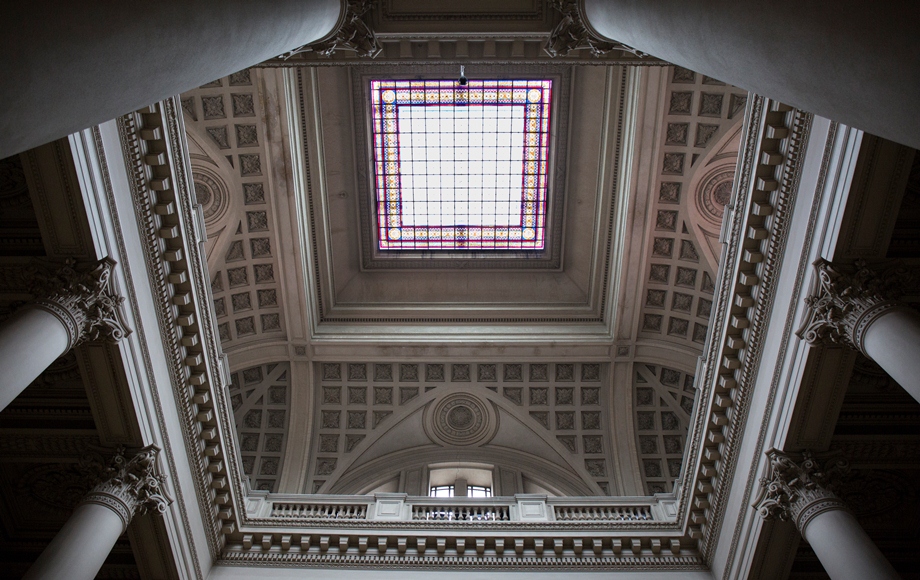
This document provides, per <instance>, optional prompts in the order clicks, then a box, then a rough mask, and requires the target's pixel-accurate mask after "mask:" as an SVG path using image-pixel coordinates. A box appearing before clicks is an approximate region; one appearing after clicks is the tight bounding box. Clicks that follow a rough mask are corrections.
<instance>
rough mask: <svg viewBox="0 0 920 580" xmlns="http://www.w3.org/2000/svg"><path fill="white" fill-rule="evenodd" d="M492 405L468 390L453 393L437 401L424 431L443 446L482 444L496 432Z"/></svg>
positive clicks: (428, 415) (429, 413)
mask: <svg viewBox="0 0 920 580" xmlns="http://www.w3.org/2000/svg"><path fill="white" fill-rule="evenodd" d="M496 427H497V423H496V420H495V413H494V411H493V410H492V408H491V406H490V405H488V404H487V403H486V402H484V401H482V400H481V399H479V398H478V397H476V396H474V395H471V394H469V393H453V394H450V395H447V396H446V397H444V398H443V399H441V400H440V401H437V402H436V403H435V404H434V406H433V407H431V408H430V411H429V412H428V413H427V416H426V420H425V431H426V432H427V434H428V436H429V437H430V438H431V439H432V440H434V441H436V442H438V443H441V444H442V445H447V446H456V445H460V446H466V445H479V444H482V443H484V442H486V441H488V440H489V439H491V438H492V436H493V435H494V434H495V429H496Z"/></svg>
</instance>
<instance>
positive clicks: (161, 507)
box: [80, 445, 173, 527]
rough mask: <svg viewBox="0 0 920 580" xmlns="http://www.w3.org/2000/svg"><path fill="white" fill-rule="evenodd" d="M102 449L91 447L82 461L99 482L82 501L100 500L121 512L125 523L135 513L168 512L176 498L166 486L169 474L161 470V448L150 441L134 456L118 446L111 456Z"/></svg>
mask: <svg viewBox="0 0 920 580" xmlns="http://www.w3.org/2000/svg"><path fill="white" fill-rule="evenodd" d="M102 451H103V450H99V449H98V448H97V450H94V451H91V452H90V453H87V454H86V455H85V456H84V457H83V459H82V460H81V461H80V465H81V468H82V470H84V471H85V472H86V473H88V474H90V475H91V476H92V477H94V478H95V479H96V481H97V482H98V483H96V485H95V486H94V487H93V488H92V489H91V490H90V491H89V493H87V494H86V496H85V497H84V498H83V503H98V504H102V505H105V506H106V507H109V508H111V509H112V510H113V511H115V512H116V513H118V514H119V516H120V517H121V518H122V521H123V522H124V524H125V527H127V526H128V524H129V523H130V522H131V519H132V518H133V517H134V516H135V515H136V514H143V513H146V512H148V511H150V512H153V513H158V514H163V513H165V512H166V508H167V507H169V505H170V504H171V503H172V502H173V500H172V498H171V497H170V496H169V495H168V494H167V492H166V489H165V483H166V475H164V474H162V473H159V470H158V468H157V456H158V455H159V453H160V448H159V447H157V446H156V445H148V446H146V447H144V448H142V449H140V450H139V451H138V452H137V453H135V454H134V455H132V456H130V457H129V456H127V455H126V450H125V448H124V447H118V448H117V449H116V450H115V454H114V455H113V456H112V457H111V459H109V460H107V461H106V460H105V458H104V456H103V455H102Z"/></svg>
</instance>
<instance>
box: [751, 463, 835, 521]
mask: <svg viewBox="0 0 920 580" xmlns="http://www.w3.org/2000/svg"><path fill="white" fill-rule="evenodd" d="M767 457H768V458H769V460H770V467H769V470H768V472H767V477H764V478H762V479H761V480H760V485H761V491H760V496H759V497H758V498H757V501H756V502H755V504H754V507H755V508H756V509H757V511H758V513H760V515H761V516H762V517H763V518H764V519H780V520H791V521H793V522H795V525H796V526H797V527H798V528H799V531H804V530H805V526H807V525H808V522H809V521H811V519H812V518H814V517H815V516H817V515H818V514H821V513H823V512H825V511H828V510H832V509H846V506H845V505H844V504H843V502H842V501H841V500H840V498H838V497H837V495H835V493H834V490H835V489H836V488H837V486H838V485H839V483H840V480H841V478H842V477H843V476H844V475H846V473H848V472H849V469H850V467H849V464H848V463H847V462H846V461H845V460H843V459H840V458H839V457H824V458H823V459H819V458H817V457H815V455H814V454H813V453H811V452H809V451H806V452H804V453H801V454H786V453H783V452H782V451H779V450H777V449H771V450H769V451H767Z"/></svg>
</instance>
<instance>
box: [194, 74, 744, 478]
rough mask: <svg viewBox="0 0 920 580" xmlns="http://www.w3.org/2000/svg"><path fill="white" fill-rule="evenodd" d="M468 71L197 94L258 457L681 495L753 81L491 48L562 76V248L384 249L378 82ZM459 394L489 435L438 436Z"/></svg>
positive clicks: (230, 338) (223, 332)
mask: <svg viewBox="0 0 920 580" xmlns="http://www.w3.org/2000/svg"><path fill="white" fill-rule="evenodd" d="M455 72H456V71H454V68H453V67H452V66H448V65H428V66H415V67H407V66H405V65H370V64H364V65H361V66H339V67H329V66H326V67H318V68H309V67H303V66H294V67H289V68H255V69H250V70H246V71H241V72H240V73H237V74H235V75H232V76H231V77H228V78H224V79H218V80H216V81H214V82H213V83H209V84H207V85H204V86H202V87H201V88H199V89H196V90H195V91H191V92H189V93H186V94H185V95H183V96H182V104H183V110H184V114H185V124H186V129H187V133H188V141H189V149H190V155H191V159H192V166H193V171H194V176H195V183H196V193H197V196H198V202H199V203H200V204H202V206H203V212H202V213H203V216H204V220H205V225H206V228H207V232H208V240H207V242H206V248H207V254H208V265H209V268H210V271H211V274H210V275H211V280H212V283H211V289H212V293H213V305H214V314H215V317H216V321H217V328H218V330H219V333H220V337H221V341H222V347H223V349H224V351H225V353H227V355H228V357H229V362H230V367H231V371H232V374H231V378H232V382H231V386H230V397H231V402H232V404H233V408H234V412H235V416H236V421H237V428H238V430H239V445H240V453H241V457H242V466H243V469H244V471H245V472H246V473H247V474H249V475H250V479H251V483H252V485H253V487H255V488H259V489H267V490H270V491H276V492H277V491H285V492H296V493H317V492H320V493H330V492H331V493H366V492H367V491H369V490H372V489H375V486H380V485H385V484H386V482H387V481H390V480H394V478H395V480H398V481H400V482H402V483H400V484H399V485H400V486H401V487H400V490H402V491H408V492H410V493H412V494H424V493H425V491H424V483H423V480H425V478H426V477H427V476H426V475H425V473H426V472H425V466H426V465H427V464H429V463H433V462H436V460H438V459H439V458H441V459H443V458H444V457H445V454H446V455H447V456H450V457H451V458H453V460H455V461H478V462H486V463H489V464H492V465H496V466H501V467H500V469H499V470H498V471H496V482H499V481H500V480H501V479H502V477H505V479H506V483H505V485H504V487H505V488H507V489H504V490H499V489H498V487H500V483H496V486H497V488H496V492H497V493H503V494H505V495H511V494H513V493H520V492H522V491H524V490H525V489H527V488H528V486H530V488H534V487H535V486H536V487H537V488H540V489H548V490H553V493H556V494H560V495H595V494H600V495H622V494H626V495H637V494H645V493H656V492H667V491H670V490H671V489H672V483H673V481H674V479H675V478H676V477H678V475H679V474H680V471H681V468H682V455H683V450H684V446H685V442H686V433H687V429H688V425H689V419H690V415H691V414H692V413H693V405H694V399H695V388H694V373H695V365H696V363H695V359H696V357H697V356H699V354H700V353H701V351H702V347H703V344H704V342H705V339H706V336H707V332H708V322H709V317H710V314H711V310H712V294H713V289H714V280H715V278H716V272H717V271H718V265H719V264H718V261H719V254H720V251H721V249H720V244H719V230H720V228H721V218H722V214H723V212H724V207H725V205H726V204H727V203H728V202H729V201H730V196H731V183H732V178H733V175H734V169H735V167H734V166H735V163H736V159H737V155H738V147H739V141H740V128H741V119H742V112H743V107H744V103H745V100H746V94H745V93H743V92H742V91H738V90H737V89H734V88H733V87H730V86H727V85H724V84H722V83H720V82H718V81H716V80H715V79H711V78H708V77H703V76H701V75H697V74H695V73H693V72H691V71H687V70H685V69H680V68H666V69H661V68H654V67H652V68H649V67H627V66H574V65H572V64H568V63H543V64H539V65H523V66H520V67H514V68H512V67H508V66H506V65H501V64H495V65H482V66H481V67H480V68H479V69H472V70H470V71H469V72H468V74H472V75H476V74H477V73H479V74H481V75H482V76H483V77H487V78H495V77H499V76H502V75H510V76H512V77H514V76H517V77H526V76H545V77H552V78H553V79H554V82H555V83H556V89H557V90H556V93H557V98H556V100H555V101H554V115H555V117H556V121H555V124H554V125H553V130H552V146H553V148H554V154H553V158H552V163H551V179H550V183H551V187H550V193H549V195H550V208H551V212H552V214H551V216H550V223H551V229H550V234H549V236H548V249H547V251H546V252H544V253H543V254H542V255H541V256H537V257H536V258H534V257H533V256H532V255H531V256H530V257H529V258H526V257H521V256H520V255H515V254H514V253H504V254H500V255H498V256H496V255H495V254H489V253H475V252H465V253H464V252H446V253H437V252H428V253H425V252H406V253H402V254H397V257H396V258H393V257H386V256H381V255H380V253H379V252H376V251H375V250H374V248H375V246H376V244H375V241H374V238H373V232H374V223H375V222H374V220H375V216H374V215H373V214H372V213H371V211H370V208H371V207H373V205H372V199H373V195H374V192H373V189H372V181H371V177H370V175H369V167H370V161H369V159H370V152H369V151H368V149H367V148H368V107H367V101H366V87H365V86H364V85H365V84H367V83H368V82H369V79H370V78H407V77H409V78H412V77H413V75H414V76H421V77H422V78H443V77H445V76H449V75H451V74H453V73H455ZM438 345H440V346H438ZM522 345H529V346H528V347H527V348H526V349H524V350H522ZM394 347H396V350H394ZM567 369H570V370H567ZM588 369H594V370H588ZM566 377H569V378H566ZM570 381H572V382H570ZM584 381H587V382H584ZM452 397H453V398H456V397H460V398H461V399H462V400H463V401H465V403H463V404H464V405H465V408H467V409H469V410H471V412H472V413H473V415H475V417H476V421H479V423H477V424H478V425H480V427H481V428H482V429H483V430H484V431H483V433H484V434H483V435H482V437H481V438H480V439H479V440H477V442H476V444H475V445H471V446H470V445H466V444H460V443H456V442H455V443H451V439H450V438H449V437H448V438H447V439H445V438H444V437H440V438H439V437H438V436H437V435H436V434H435V433H437V432H438V429H439V428H440V427H438V425H439V424H440V423H439V422H438V420H437V409H438V408H440V406H443V405H444V404H446V403H445V401H448V400H450V399H451V398H452ZM455 404H459V403H455ZM477 410H480V411H477ZM480 427H477V428H480ZM293 441H298V442H307V443H306V444H303V443H300V444H296V443H292V442H293ZM525 441H526V442H527V444H526V445H524V443H523V442H525ZM396 466H399V467H396ZM502 470H504V472H502ZM502 473H505V475H504V476H503V475H502ZM526 482H531V483H529V484H528V483H526Z"/></svg>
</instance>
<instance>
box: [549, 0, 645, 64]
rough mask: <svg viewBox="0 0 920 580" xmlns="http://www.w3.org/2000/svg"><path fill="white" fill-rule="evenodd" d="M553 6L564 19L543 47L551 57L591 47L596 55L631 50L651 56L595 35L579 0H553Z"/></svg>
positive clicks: (641, 55) (640, 55)
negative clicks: (590, 29) (580, 6)
mask: <svg viewBox="0 0 920 580" xmlns="http://www.w3.org/2000/svg"><path fill="white" fill-rule="evenodd" d="M553 8H555V9H556V10H558V11H559V12H561V13H562V20H560V21H559V24H557V25H556V27H555V28H553V31H552V32H551V33H550V35H549V39H548V40H547V41H546V44H545V45H544V47H543V50H545V51H546V54H548V55H550V56H551V57H553V58H555V57H557V56H566V55H567V54H569V53H570V52H572V51H573V50H579V49H582V48H587V49H590V50H591V54H592V55H594V56H596V57H597V56H603V55H605V54H607V53H608V52H610V51H611V50H622V51H626V52H630V53H632V54H634V55H636V56H638V57H642V58H644V57H647V56H649V55H648V54H647V53H644V52H642V51H640V50H636V49H635V48H632V47H630V46H626V45H625V44H622V43H620V42H611V41H609V40H602V39H600V38H597V37H595V36H594V35H593V34H592V33H591V32H590V31H589V30H588V27H587V26H585V22H584V19H583V18H582V16H581V11H580V10H579V9H578V2H577V0H553Z"/></svg>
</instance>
